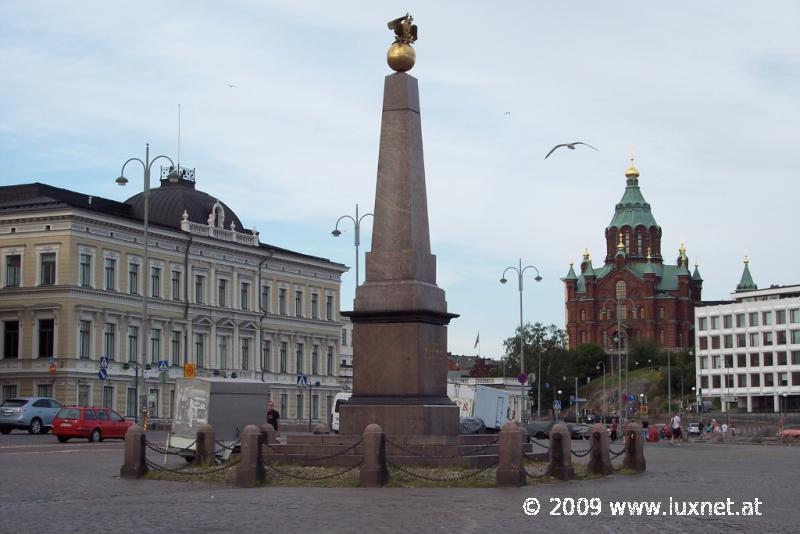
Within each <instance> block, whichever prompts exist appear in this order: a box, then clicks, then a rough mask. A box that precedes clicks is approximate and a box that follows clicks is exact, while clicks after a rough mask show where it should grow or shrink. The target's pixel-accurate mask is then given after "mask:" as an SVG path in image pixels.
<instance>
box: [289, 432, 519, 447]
mask: <svg viewBox="0 0 800 534" xmlns="http://www.w3.org/2000/svg"><path fill="white" fill-rule="evenodd" d="M498 436H499V434H457V435H454V436H432V435H422V436H403V435H394V436H386V439H387V440H388V441H391V442H394V443H397V444H399V445H401V446H417V445H419V446H423V445H429V446H435V445H488V444H490V443H495V442H496V441H497V439H498ZM360 439H361V436H360V435H349V436H345V435H342V434H324V435H312V434H290V435H288V436H287V437H286V444H287V445H352V444H354V443H357V442H358V441H359V440H360ZM522 441H523V442H524V441H525V436H524V435H523V437H522Z"/></svg>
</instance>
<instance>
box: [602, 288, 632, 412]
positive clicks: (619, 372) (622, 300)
mask: <svg viewBox="0 0 800 534" xmlns="http://www.w3.org/2000/svg"><path fill="white" fill-rule="evenodd" d="M608 302H613V303H614V304H616V307H617V310H616V315H617V335H616V337H615V338H614V341H616V342H617V401H618V402H619V411H620V413H619V415H620V416H622V415H625V410H624V409H623V402H622V314H621V313H620V310H621V307H622V304H623V303H625V302H630V303H631V305H632V306H633V308H632V309H633V310H634V312H635V310H636V303H635V302H634V301H633V300H631V299H629V298H627V297H617V298H613V299H612V298H607V299H606V300H604V301H603V309H605V307H606V304H607V303H608ZM625 318H626V319H627V310H626V317H625ZM625 337H626V338H627V334H626V336H625ZM611 372H612V374H613V372H614V365H613V361H612V365H611ZM627 379H628V357H627V355H626V357H625V380H627ZM626 389H627V388H626Z"/></svg>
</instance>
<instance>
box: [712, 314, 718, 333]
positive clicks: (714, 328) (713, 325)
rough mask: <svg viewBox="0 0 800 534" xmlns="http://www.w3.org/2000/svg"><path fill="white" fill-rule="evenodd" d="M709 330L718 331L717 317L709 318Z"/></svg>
mask: <svg viewBox="0 0 800 534" xmlns="http://www.w3.org/2000/svg"><path fill="white" fill-rule="evenodd" d="M711 330H719V317H712V318H711Z"/></svg>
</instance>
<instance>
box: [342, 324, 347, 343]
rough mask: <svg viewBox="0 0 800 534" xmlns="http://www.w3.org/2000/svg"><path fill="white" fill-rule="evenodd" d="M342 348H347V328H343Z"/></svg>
mask: <svg viewBox="0 0 800 534" xmlns="http://www.w3.org/2000/svg"><path fill="white" fill-rule="evenodd" d="M342 346H343V347H346V346H347V328H342Z"/></svg>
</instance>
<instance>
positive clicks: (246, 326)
mask: <svg viewBox="0 0 800 534" xmlns="http://www.w3.org/2000/svg"><path fill="white" fill-rule="evenodd" d="M239 329H240V330H258V325H257V324H256V323H254V322H253V321H242V322H241V323H239Z"/></svg>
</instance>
